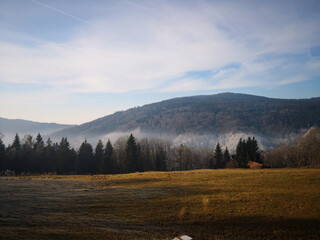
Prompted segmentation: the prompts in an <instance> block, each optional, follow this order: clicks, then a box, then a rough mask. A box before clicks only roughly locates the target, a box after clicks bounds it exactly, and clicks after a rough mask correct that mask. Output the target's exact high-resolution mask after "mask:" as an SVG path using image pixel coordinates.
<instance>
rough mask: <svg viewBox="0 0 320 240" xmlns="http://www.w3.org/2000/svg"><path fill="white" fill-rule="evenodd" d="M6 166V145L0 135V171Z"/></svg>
mask: <svg viewBox="0 0 320 240" xmlns="http://www.w3.org/2000/svg"><path fill="white" fill-rule="evenodd" d="M5 168H6V146H5V145H4V143H3V141H2V138H1V137H0V171H2V170H5Z"/></svg>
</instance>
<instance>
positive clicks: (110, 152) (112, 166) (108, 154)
mask: <svg viewBox="0 0 320 240" xmlns="http://www.w3.org/2000/svg"><path fill="white" fill-rule="evenodd" d="M104 155H105V161H106V171H107V173H117V171H118V166H117V162H116V159H115V157H114V149H113V146H112V144H111V142H110V139H109V140H108V142H107V144H106V148H105V151H104Z"/></svg>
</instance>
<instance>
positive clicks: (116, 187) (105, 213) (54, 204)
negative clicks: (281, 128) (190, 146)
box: [0, 169, 320, 240]
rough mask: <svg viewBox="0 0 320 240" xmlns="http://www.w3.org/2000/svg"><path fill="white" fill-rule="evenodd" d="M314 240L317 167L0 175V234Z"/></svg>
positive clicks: (317, 234) (319, 194) (319, 196)
mask: <svg viewBox="0 0 320 240" xmlns="http://www.w3.org/2000/svg"><path fill="white" fill-rule="evenodd" d="M182 234H186V235H189V236H191V237H193V238H194V239H217V240H218V239H219V240H222V239H320V169H260V170H250V169H221V170H194V171H183V172H144V173H133V174H122V175H92V176H91V175H39V176H15V177H0V239H149V240H150V239H172V238H174V237H175V236H178V235H182Z"/></svg>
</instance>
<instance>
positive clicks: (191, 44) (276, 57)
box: [0, 0, 320, 124]
mask: <svg viewBox="0 0 320 240" xmlns="http://www.w3.org/2000/svg"><path fill="white" fill-rule="evenodd" d="M319 23H320V1H318V0H315V1H308V0H301V1H242V0H237V1H236V0H235V1H218V0H217V1H186V0H184V1H178V0H174V1H164V0H163V1H133V0H123V1H121V0H117V1H112V0H108V1H104V0H0V116H1V117H6V118H20V119H28V120H34V121H41V122H58V123H75V124H81V123H84V122H87V121H90V120H94V119H96V118H98V117H102V116H105V115H107V114H111V113H113V112H115V111H119V110H126V109H128V108H130V107H134V106H141V105H144V104H148V103H152V102H157V101H161V100H165V99H169V98H173V97H181V96H191V95H201V94H215V93H220V92H238V93H248V94H255V95H262V96H267V97H275V98H310V97H319V96H320V24H319Z"/></svg>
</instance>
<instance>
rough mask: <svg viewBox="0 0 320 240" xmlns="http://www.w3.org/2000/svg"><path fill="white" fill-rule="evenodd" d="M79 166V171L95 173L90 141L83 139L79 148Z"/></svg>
mask: <svg viewBox="0 0 320 240" xmlns="http://www.w3.org/2000/svg"><path fill="white" fill-rule="evenodd" d="M78 158H79V168H80V173H96V172H97V171H96V167H97V166H96V165H95V161H94V156H93V148H92V146H91V144H90V143H88V142H87V140H85V141H84V142H83V143H82V144H81V146H80V149H79V154H78Z"/></svg>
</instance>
